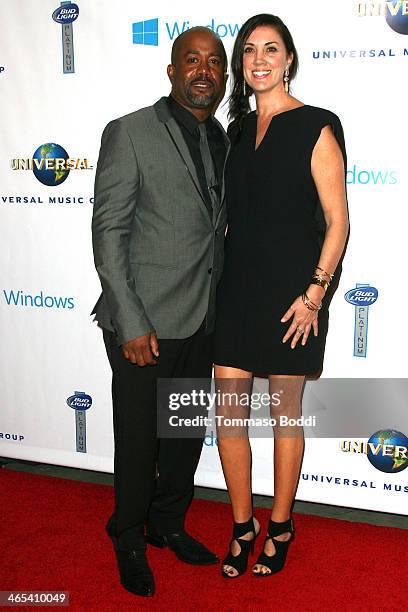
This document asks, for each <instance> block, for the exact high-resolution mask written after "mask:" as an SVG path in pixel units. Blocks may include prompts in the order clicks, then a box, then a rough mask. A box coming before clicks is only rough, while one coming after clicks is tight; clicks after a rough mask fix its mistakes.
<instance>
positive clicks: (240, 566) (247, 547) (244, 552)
mask: <svg viewBox="0 0 408 612" xmlns="http://www.w3.org/2000/svg"><path fill="white" fill-rule="evenodd" d="M251 532H252V533H253V534H254V537H253V538H252V540H243V539H242V536H244V535H245V534H247V533H251ZM259 532H260V530H259V531H258V533H256V531H255V524H254V517H253V516H251V518H250V519H249V521H246V523H234V528H233V531H232V538H231V540H230V544H229V547H230V550H229V553H228V555H227V556H226V557H225V559H224V560H223V562H222V566H221V573H222V575H223V576H224V578H238V576H241V575H242V574H244V573H245V572H246V569H247V566H248V557H249V553H251V554H252V555H253V554H254V545H255V540H256V538H257V537H258V535H259ZM234 541H236V542H238V544H239V546H240V548H241V550H240V551H239V553H238V554H237V555H235V556H234V555H233V554H232V552H231V546H232V543H233V542H234ZM225 565H230V566H231V567H232V568H234V570H235V571H236V572H238V573H237V574H235V575H231V574H229V573H228V572H226V571H225V570H224V566H225Z"/></svg>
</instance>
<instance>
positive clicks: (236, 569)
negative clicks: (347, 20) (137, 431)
mask: <svg viewBox="0 0 408 612" xmlns="http://www.w3.org/2000/svg"><path fill="white" fill-rule="evenodd" d="M297 67H298V56H297V52H296V48H295V46H294V43H293V39H292V36H291V34H290V32H289V31H288V29H287V27H286V26H285V25H284V23H283V22H282V21H281V20H280V19H279V18H278V17H275V16H273V15H265V14H263V15H257V16H255V17H251V18H250V19H249V20H248V21H247V22H246V23H245V24H244V25H243V26H242V28H241V30H240V32H239V34H238V36H237V39H236V42H235V46H234V50H233V56H232V72H233V79H234V82H233V90H232V94H231V97H230V117H231V118H232V120H233V121H232V123H231V125H230V127H229V134H230V137H231V141H232V149H231V153H230V156H229V160H228V165H227V171H226V188H227V209H228V233H227V239H226V255H225V267H224V274H223V277H222V280H221V284H220V287H219V293H218V306H217V323H216V360H215V363H216V366H215V378H216V380H217V384H218V389H219V390H220V391H221V392H222V391H223V390H224V391H225V390H227V391H228V392H229V393H230V392H231V391H232V390H234V389H236V390H238V391H239V393H244V392H246V393H248V392H249V391H250V389H251V382H252V378H253V375H254V373H261V372H262V373H264V374H267V375H268V378H269V394H270V396H271V397H272V396H274V394H278V395H279V398H280V402H279V406H277V407H276V406H273V405H272V404H273V403H275V402H271V408H270V409H271V417H274V418H276V419H277V425H276V427H275V428H274V437H275V443H274V503H273V508H272V513H271V519H270V521H269V524H268V527H267V533H266V537H265V543H264V547H263V551H262V552H261V554H260V556H259V558H258V560H257V562H256V564H255V565H254V566H253V569H252V571H253V573H254V574H255V575H256V576H269V575H271V574H273V573H275V572H277V571H279V570H281V569H282V568H283V566H284V564H285V559H286V553H287V550H288V546H289V543H290V541H291V540H292V539H293V537H294V529H293V521H292V519H291V508H292V505H293V501H294V496H295V491H296V487H297V482H298V479H299V473H300V466H301V461H302V455H303V448H304V436H303V429H302V428H298V429H297V430H295V431H293V428H291V432H289V431H287V430H286V429H285V428H284V427H279V417H280V416H282V415H286V416H289V417H299V416H300V414H301V394H302V390H303V386H304V381H305V376H306V375H312V374H314V375H315V374H316V373H318V372H319V371H320V370H321V368H322V364H323V355H324V347H325V338H326V333H327V328H328V305H329V301H330V299H331V296H332V293H333V291H334V286H335V284H336V280H337V277H338V274H339V267H340V266H339V262H340V260H341V257H342V254H343V251H344V247H345V243H346V239H347V235H348V214H347V203H346V193H345V165H346V158H345V149H344V141H343V132H342V127H341V124H340V121H339V119H338V117H337V116H336V115H335V114H333V113H332V112H330V111H328V110H324V109H321V108H316V107H313V106H309V105H306V104H303V102H301V101H299V100H297V99H296V98H294V97H293V96H292V95H291V94H290V83H291V81H292V79H293V78H294V76H295V74H296V71H297ZM252 94H254V96H255V101H256V112H250V105H249V98H250V96H251V95H252ZM333 277H334V278H333ZM330 284H331V286H330V289H329V285H330ZM230 397H231V396H230ZM238 403H239V402H238ZM238 403H237V405H236V406H235V408H234V406H225V405H221V406H218V414H219V415H224V416H231V415H234V416H235V415H237V414H239V415H241V416H243V409H242V406H241V405H239V406H238ZM227 429H228V428H224V429H223V428H222V427H220V428H219V431H218V436H219V452H220V457H221V462H222V466H223V471H224V475H225V479H226V483H227V486H228V491H229V494H230V498H231V503H232V510H233V516H234V528H233V535H232V540H231V543H230V549H229V553H228V555H227V557H226V558H225V559H224V562H223V565H222V573H223V575H224V576H225V577H227V578H235V577H237V576H239V575H241V574H242V573H243V572H244V571H245V570H246V568H247V562H248V555H249V552H250V551H251V550H252V551H253V545H254V540H255V538H256V536H257V535H258V533H259V531H260V525H259V522H258V521H257V520H256V519H255V518H254V517H253V514H252V503H251V482H250V480H251V476H250V468H251V451H250V445H249V441H248V438H247V436H242V429H241V431H238V434H237V432H236V431H235V434H237V435H235V434H234V432H232V433H231V431H229V432H227V431H226V430H227Z"/></svg>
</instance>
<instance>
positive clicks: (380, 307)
mask: <svg viewBox="0 0 408 612" xmlns="http://www.w3.org/2000/svg"><path fill="white" fill-rule="evenodd" d="M248 7H249V5H248V3H246V2H235V3H233V4H232V5H230V7H228V6H225V7H224V5H222V4H220V3H219V2H215V1H212V0H209V2H207V3H205V6H204V5H203V6H200V7H199V6H197V5H194V6H193V5H192V4H191V3H190V2H187V1H185V0H182V1H180V2H173V3H172V4H171V5H170V4H169V3H168V2H164V1H163V0H157V2H155V3H154V4H152V5H150V4H143V3H137V2H134V1H133V0H119V1H117V2H115V3H113V2H111V1H108V0H78V1H77V2H76V3H75V4H74V3H70V2H58V1H57V0H42V1H41V2H38V1H36V0H16V1H13V2H10V1H9V0H0V18H1V24H2V33H1V38H0V105H1V107H0V108H1V146H0V178H1V181H0V281H1V282H0V317H1V340H0V364H1V374H2V376H1V380H2V393H1V396H0V410H1V414H0V455H1V456H6V457H15V458H21V459H28V460H36V461H43V462H49V463H56V464H61V465H70V466H74V467H83V468H88V469H93V470H102V471H107V472H111V471H112V470H113V434H112V422H111V421H112V417H111V403H110V369H109V365H108V362H107V359H106V355H105V352H104V347H103V342H102V337H101V330H100V329H99V328H98V327H97V326H96V324H94V323H92V318H91V317H90V312H91V310H92V307H93V305H94V303H95V301H96V299H97V297H98V295H99V292H100V285H99V280H98V277H97V274H96V272H95V269H94V265H93V256H92V248H91V229H90V228H91V216H92V204H93V181H94V175H95V167H96V162H97V157H98V151H99V146H100V137H101V133H102V130H103V128H104V126H105V125H106V123H108V121H110V120H111V119H113V118H115V117H118V116H121V115H123V114H126V113H129V112H131V111H133V110H136V109H138V108H141V107H143V106H148V105H150V104H152V103H154V102H155V101H156V100H157V99H158V98H160V97H161V96H162V95H167V94H168V93H169V90H170V86H169V82H168V79H167V75H166V67H167V64H168V63H169V59H170V50H171V45H172V41H173V40H174V39H175V37H176V36H177V35H178V34H179V33H181V32H182V31H184V30H185V29H187V28H190V27H192V26H194V25H204V26H207V27H209V28H211V29H212V30H214V31H215V32H217V33H218V34H219V35H220V36H221V38H222V40H223V42H224V44H225V47H226V49H227V53H228V55H230V53H231V50H232V46H233V44H234V40H235V38H236V35H237V32H238V30H239V27H240V25H241V24H242V23H243V22H244V21H245V20H246V19H247V18H248V17H250V16H251V14H256V13H261V12H269V13H273V14H276V15H279V16H280V17H281V18H282V19H283V20H284V21H285V22H286V23H287V25H288V27H289V29H290V30H291V32H292V34H293V37H294V40H295V44H296V46H297V48H298V51H299V55H300V71H299V75H298V77H297V79H296V81H295V83H294V95H295V96H297V97H298V98H299V99H301V100H302V101H304V102H305V103H308V104H312V105H315V106H321V107H324V108H329V109H330V110H332V111H334V112H335V113H337V114H338V115H339V117H340V119H341V121H342V123H343V127H344V131H345V137H346V144H347V150H348V168H347V185H348V197H349V210H350V220H351V235H350V241H349V246H348V251H347V255H346V257H345V260H344V271H343V274H342V277H341V282H340V286H339V288H338V290H337V293H336V295H335V297H334V300H333V302H332V308H331V314H330V318H331V325H330V331H329V335H328V343H327V351H326V359H325V368H324V372H323V381H320V382H319V383H315V382H309V383H307V388H306V395H305V397H306V398H309V397H314V398H315V399H316V398H318V397H320V395H319V393H320V391H319V392H318V391H317V387H316V389H315V390H314V387H313V385H319V384H320V383H321V382H324V381H325V380H326V379H327V381H329V379H331V383H332V385H334V386H332V387H331V388H332V389H333V390H334V391H333V393H332V395H331V396H330V394H329V395H328V396H325V400H324V401H323V400H321V399H319V402H320V403H319V405H320V407H321V410H322V411H324V414H325V418H326V421H327V419H328V420H329V421H330V418H333V419H335V418H336V416H338V414H339V411H340V412H341V411H342V408H343V407H346V405H347V408H348V409H349V408H350V405H351V404H350V402H351V403H352V405H353V406H354V416H355V418H356V419H357V420H356V423H357V421H358V425H359V426H358V427H356V429H355V433H354V430H353V432H347V431H344V432H343V431H341V432H340V431H339V432H338V435H335V436H333V437H331V436H332V433H327V435H326V436H325V437H323V438H320V437H317V436H314V437H313V435H311V436H310V437H308V438H307V441H306V452H305V460H304V464H303V469H302V474H301V478H300V485H299V490H298V494H297V498H298V499H303V500H311V501H316V502H324V503H329V504H330V503H332V504H339V505H344V506H352V507H361V508H369V509H374V510H383V511H388V512H397V513H403V514H408V501H407V500H408V469H406V468H407V467H408V460H407V447H408V438H407V435H408V418H407V409H406V401H407V393H406V391H407V387H406V385H405V384H403V383H404V381H403V380H402V379H404V377H406V374H407V358H406V346H407V341H408V332H407V323H406V317H405V315H404V312H405V305H406V304H407V303H408V291H407V283H406V280H405V277H406V274H405V263H406V244H407V223H408V213H407V173H406V143H407V141H408V122H407V120H406V89H405V87H406V85H405V81H406V76H405V75H406V72H407V67H408V2H403V1H392V2H356V1H354V0H341V2H340V1H339V2H335V1H333V2H327V1H326V0H313V1H312V2H304V1H303V0H294V1H292V2H285V1H284V0H280V1H273V0H272V1H268V2H263V1H258V0H256V1H255V2H253V3H251V6H250V12H249V11H248ZM226 111H227V109H226V106H221V107H220V108H219V111H218V113H217V116H218V118H219V119H220V121H222V123H223V124H224V125H225V126H226V125H227V113H226ZM48 159H49V160H55V159H59V160H69V161H67V163H64V162H62V163H60V162H58V164H57V165H56V166H55V164H53V163H52V162H51V163H48V164H47V163H45V161H44V160H48ZM53 166H54V167H53ZM333 379H334V382H333ZM335 379H339V380H340V379H341V380H342V381H343V382H342V384H341V385H339V386H338V393H336V392H335V389H336V385H335ZM345 379H348V380H349V385H347V381H346V382H345ZM357 379H361V380H363V379H364V384H363V383H362V384H360V385H356V386H353V385H352V381H353V380H357ZM380 379H382V381H383V384H382V385H380V386H378V381H379V380H380ZM361 380H360V382H361ZM370 381H371V382H372V384H373V385H374V383H376V384H377V387H376V388H378V389H379V390H381V392H380V391H379V392H378V393H377V394H375V397H377V398H379V397H380V398H381V402H380V409H378V405H376V409H375V418H373V419H371V418H370V416H369V411H368V412H367V401H366V400H367V396H366V391H367V390H369V389H371V384H370ZM347 389H348V390H349V392H347V393H345V390H347ZM350 389H352V390H354V391H353V393H351V392H350ZM340 390H342V391H341V393H345V395H344V397H345V398H346V399H345V400H344V402H343V403H342V401H339V398H341V397H343V396H342V395H341V393H340ZM371 392H372V389H371ZM371 395H372V394H371ZM371 395H370V397H371ZM330 397H331V398H332V401H331V400H330ZM363 398H365V407H364V410H361V418H360V416H359V415H360V412H359V407H360V404H361V405H362V403H363ZM307 401H309V399H308V400H307ZM374 403H375V402H374ZM367 415H368V416H367ZM272 451H273V441H272V440H271V439H265V438H264V439H255V440H253V453H254V469H253V487H254V491H255V492H256V493H264V494H272V493H273V476H272V474H273V464H272ZM196 482H197V484H201V485H204V486H213V487H219V488H225V483H224V479H223V476H222V472H221V469H220V464H219V460H218V453H217V446H216V436H215V433H214V432H213V431H210V432H209V433H208V435H207V437H206V440H205V444H204V450H203V455H202V459H201V463H200V466H199V470H198V472H197V477H196Z"/></svg>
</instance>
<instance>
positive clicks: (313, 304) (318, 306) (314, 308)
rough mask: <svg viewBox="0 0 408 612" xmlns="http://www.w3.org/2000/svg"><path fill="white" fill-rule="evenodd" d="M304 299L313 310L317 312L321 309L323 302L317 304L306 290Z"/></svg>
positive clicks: (307, 306)
mask: <svg viewBox="0 0 408 612" xmlns="http://www.w3.org/2000/svg"><path fill="white" fill-rule="evenodd" d="M302 301H303V303H304V305H305V306H306V308H308V309H309V310H313V311H315V312H316V311H317V310H320V309H321V307H322V303H321V302H320V304H319V305H317V304H315V303H314V302H312V300H311V299H310V297H309V296H308V295H307V293H306V291H305V292H304V293H303V295H302Z"/></svg>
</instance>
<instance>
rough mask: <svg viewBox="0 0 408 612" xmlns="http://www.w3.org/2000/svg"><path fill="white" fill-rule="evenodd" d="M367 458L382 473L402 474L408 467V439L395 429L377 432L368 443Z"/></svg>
mask: <svg viewBox="0 0 408 612" xmlns="http://www.w3.org/2000/svg"><path fill="white" fill-rule="evenodd" d="M370 445H371V446H370ZM384 447H386V448H384ZM404 449H405V450H404ZM367 457H368V460H369V462H370V463H371V465H373V466H374V467H375V468H377V470H380V471H381V472H386V473H387V474H396V473H397V472H402V470H405V468H406V467H408V438H407V436H406V435H404V434H403V433H401V432H400V431H395V429H382V430H380V431H376V432H375V433H374V434H373V435H372V436H371V438H370V439H369V441H368V453H367Z"/></svg>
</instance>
